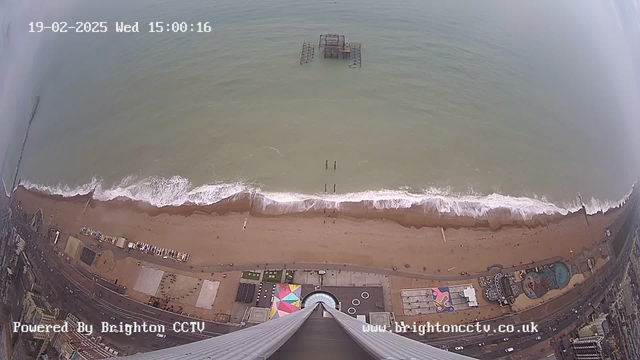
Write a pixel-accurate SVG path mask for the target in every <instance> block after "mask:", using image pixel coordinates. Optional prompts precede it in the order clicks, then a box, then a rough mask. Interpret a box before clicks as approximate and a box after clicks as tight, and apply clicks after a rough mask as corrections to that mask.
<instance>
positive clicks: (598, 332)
mask: <svg viewBox="0 0 640 360" xmlns="http://www.w3.org/2000/svg"><path fill="white" fill-rule="evenodd" d="M608 333H609V324H608V322H607V314H602V315H600V316H598V317H597V318H595V319H593V321H591V322H590V323H588V324H587V325H585V326H583V327H582V328H580V330H578V336H579V337H580V338H584V337H590V336H607V334H608Z"/></svg>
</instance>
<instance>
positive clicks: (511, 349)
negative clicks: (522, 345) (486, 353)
mask: <svg viewBox="0 0 640 360" xmlns="http://www.w3.org/2000/svg"><path fill="white" fill-rule="evenodd" d="M504 352H506V353H510V352H513V348H512V347H510V348H507V349H504Z"/></svg>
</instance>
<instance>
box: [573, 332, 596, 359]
mask: <svg viewBox="0 0 640 360" xmlns="http://www.w3.org/2000/svg"><path fill="white" fill-rule="evenodd" d="M603 340H604V337H602V336H588V337H584V338H580V339H574V340H573V342H572V344H571V349H572V350H573V354H574V356H575V358H576V359H577V360H604V354H603V353H602V341H603Z"/></svg>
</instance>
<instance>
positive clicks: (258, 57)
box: [0, 0, 640, 218]
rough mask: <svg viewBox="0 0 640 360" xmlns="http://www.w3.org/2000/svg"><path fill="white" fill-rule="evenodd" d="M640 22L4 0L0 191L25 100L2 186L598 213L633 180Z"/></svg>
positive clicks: (433, 8) (532, 4) (232, 3)
mask: <svg viewBox="0 0 640 360" xmlns="http://www.w3.org/2000/svg"><path fill="white" fill-rule="evenodd" d="M639 14H640V11H638V1H637V0H605V1H599V0H594V1H583V0H538V1H526V2H522V1H517V2H516V1H483V2H478V1H462V0H450V1H430V0H399V1H393V2H389V1H382V0H366V1H365V0H338V1H323V0H320V1H304V0H303V1H292V0H267V1H255V0H215V1H211V0H183V1H168V0H136V1H124V0H111V1H82V0H57V1H54V2H51V1H49V2H43V1H38V0H0V132H1V134H0V156H2V155H4V157H3V173H2V180H3V181H2V182H3V185H4V188H5V191H6V192H9V190H10V189H11V186H12V184H13V183H14V175H15V172H16V167H17V163H18V159H19V158H20V152H21V148H22V144H23V139H24V138H25V133H26V132H27V127H28V123H29V115H30V112H31V110H32V108H33V106H34V102H35V101H36V97H39V104H38V108H37V112H36V115H35V117H34V119H33V123H32V126H31V128H30V131H29V135H28V138H27V141H26V144H25V149H24V153H23V157H22V162H21V165H20V169H19V173H18V175H17V177H16V180H17V181H16V183H18V182H19V183H20V184H22V185H23V186H25V187H27V188H31V189H35V190H40V191H44V192H48V193H54V194H60V195H64V196H73V195H77V194H85V193H88V192H90V191H92V190H95V192H94V197H95V198H97V199H100V200H109V199H114V198H117V197H126V198H130V199H134V200H139V201H144V202H148V203H150V204H152V205H155V206H158V207H162V206H168V205H174V206H175V205H181V204H198V205H205V204H212V203H215V202H217V201H220V200H221V199H224V198H228V197H230V196H233V195H234V194H238V193H241V192H252V193H254V194H261V195H264V196H265V197H266V198H268V199H270V200H271V201H273V202H275V203H282V204H283V206H284V207H285V208H287V209H292V211H300V210H304V209H303V207H304V206H306V205H300V207H296V205H295V204H298V203H299V204H303V203H304V204H308V203H309V201H311V202H313V201H320V202H328V203H333V204H334V206H336V207H338V208H339V204H340V203H343V202H358V201H369V202H370V203H372V204H373V206H374V207H376V208H384V209H393V208H406V207H411V206H416V205H422V206H425V208H427V207H428V208H431V209H433V208H434V207H435V208H436V209H437V211H440V212H444V213H450V214H460V215H471V216H482V214H486V213H487V211H490V210H492V209H501V208H506V209H510V210H511V214H512V216H517V217H524V218H528V217H531V216H533V215H536V214H549V213H567V212H570V211H575V210H576V209H578V208H579V207H580V206H582V204H583V203H584V204H585V206H586V207H587V210H588V212H589V213H594V212H597V211H603V210H607V209H608V208H610V207H612V206H616V205H618V204H619V203H620V202H621V201H624V199H625V198H626V196H628V194H629V192H630V190H631V188H632V186H633V184H634V183H635V182H636V179H637V178H638V174H639V173H640V172H639V170H640V160H639V159H640V155H639V154H640V145H639V144H640V136H639V135H640V117H639V114H640V107H639V104H640V101H638V99H639V96H638V95H639V91H638V84H639V80H640V76H638V68H639V65H640V60H639V59H640V55H639V54H640V49H639V48H640V45H639V44H640V41H639V40H640V36H639V35H638V33H639V31H640V21H639V19H640V16H639ZM78 22H80V23H84V22H105V24H106V32H102V33H94V32H88V33H76V32H75V30H74V29H71V28H70V27H75V26H77V23H78ZM54 23H56V24H57V25H55V24H54ZM116 23H125V24H130V25H133V24H136V23H137V24H138V29H139V32H136V33H119V32H117V31H116ZM151 23H153V26H154V27H156V29H157V27H158V26H159V27H160V28H162V29H163V31H161V32H160V31H156V32H152V31H151V25H150V24H151ZM158 24H159V25H158ZM65 25H66V28H65V29H66V30H67V32H61V31H60V29H61V28H62V27H64V26H65ZM47 27H48V28H47ZM40 29H41V30H42V31H41V32H38V30H40ZM173 30H177V31H173ZM182 30H184V31H182ZM198 30H203V31H202V32H199V31H198ZM321 34H342V35H344V36H345V38H346V41H347V42H358V43H361V44H362V58H361V59H362V66H361V67H357V68H352V67H350V66H349V65H350V61H349V60H346V59H325V58H323V56H322V53H321V52H320V51H319V48H318V43H319V39H320V35H321ZM304 41H309V42H311V43H312V44H313V46H314V49H315V57H314V59H313V61H311V62H309V63H305V64H302V65H301V64H300V53H301V49H302V44H303V42H304ZM305 201H306V202H305Z"/></svg>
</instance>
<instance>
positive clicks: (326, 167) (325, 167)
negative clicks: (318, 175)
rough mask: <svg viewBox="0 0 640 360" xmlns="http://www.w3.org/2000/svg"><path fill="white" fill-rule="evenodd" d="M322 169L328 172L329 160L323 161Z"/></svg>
mask: <svg viewBox="0 0 640 360" xmlns="http://www.w3.org/2000/svg"><path fill="white" fill-rule="evenodd" d="M324 169H325V170H328V169H329V160H325V161H324Z"/></svg>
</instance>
